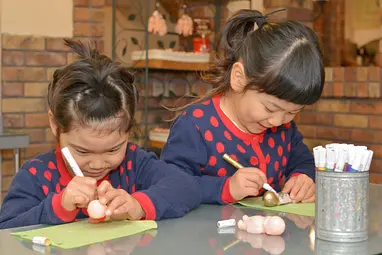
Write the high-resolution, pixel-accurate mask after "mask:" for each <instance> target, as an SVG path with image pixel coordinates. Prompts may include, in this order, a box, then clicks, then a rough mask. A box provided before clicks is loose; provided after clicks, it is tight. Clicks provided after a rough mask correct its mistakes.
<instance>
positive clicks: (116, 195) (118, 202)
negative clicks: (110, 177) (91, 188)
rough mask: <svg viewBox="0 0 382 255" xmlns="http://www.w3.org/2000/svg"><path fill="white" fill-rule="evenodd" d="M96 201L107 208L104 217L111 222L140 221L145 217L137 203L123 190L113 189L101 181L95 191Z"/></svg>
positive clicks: (107, 183) (106, 182)
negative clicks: (108, 218)
mask: <svg viewBox="0 0 382 255" xmlns="http://www.w3.org/2000/svg"><path fill="white" fill-rule="evenodd" d="M97 192H98V199H99V201H100V203H101V204H104V205H106V206H107V208H106V217H110V219H112V220H126V219H128V220H140V219H142V218H144V217H145V216H146V214H145V212H144V211H143V209H142V207H141V205H140V204H139V202H138V201H137V200H136V199H135V198H134V197H132V196H131V195H130V194H129V193H127V192H126V191H125V190H123V189H114V188H113V186H111V184H110V183H109V182H108V181H103V182H102V183H101V184H100V185H99V186H98V189H97Z"/></svg>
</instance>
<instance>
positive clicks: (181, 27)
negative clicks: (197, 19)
mask: <svg viewBox="0 0 382 255" xmlns="http://www.w3.org/2000/svg"><path fill="white" fill-rule="evenodd" d="M193 28H194V22H193V21H192V19H191V17H190V16H188V15H187V14H186V13H184V14H183V15H182V17H181V18H180V19H179V20H178V22H177V24H176V27H175V31H176V32H177V33H178V34H180V35H183V36H189V35H192V32H193Z"/></svg>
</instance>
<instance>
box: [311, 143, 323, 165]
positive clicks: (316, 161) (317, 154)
mask: <svg viewBox="0 0 382 255" xmlns="http://www.w3.org/2000/svg"><path fill="white" fill-rule="evenodd" d="M321 148H322V146H321V145H320V146H317V147H314V148H313V155H314V165H315V166H316V168H318V164H319V161H320V149H321Z"/></svg>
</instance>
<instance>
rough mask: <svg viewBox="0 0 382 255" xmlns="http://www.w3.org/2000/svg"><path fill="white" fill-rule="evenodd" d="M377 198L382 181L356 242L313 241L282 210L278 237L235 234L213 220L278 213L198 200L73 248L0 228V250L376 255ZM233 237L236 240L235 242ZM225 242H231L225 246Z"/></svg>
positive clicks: (310, 227)
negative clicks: (182, 210) (147, 224)
mask: <svg viewBox="0 0 382 255" xmlns="http://www.w3.org/2000/svg"><path fill="white" fill-rule="evenodd" d="M381 197H382V185H373V184H371V185H370V201H371V203H370V210H369V216H370V224H369V225H370V230H369V239H368V240H367V241H365V242H362V243H354V244H344V243H332V242H324V241H321V240H317V239H315V238H314V218H312V217H304V216H296V215H286V214H281V216H282V217H283V218H284V219H285V222H286V230H285V232H284V234H283V235H282V236H276V237H272V236H267V237H265V238H262V237H261V236H259V235H250V234H246V233H244V232H241V231H239V230H236V231H235V232H236V233H232V232H229V231H228V233H218V231H217V227H216V222H217V221H218V220H221V219H229V218H236V219H240V218H241V217H242V215H244V214H247V215H255V214H263V215H280V214H279V213H273V212H270V211H256V210H254V209H248V208H245V209H243V208H236V207H234V206H230V205H229V206H217V205H202V206H201V207H200V208H198V209H196V210H194V211H192V212H190V213H189V214H188V215H186V216H185V217H183V218H180V219H172V220H163V221H160V222H158V229H157V230H154V231H151V232H148V233H145V234H139V235H135V236H130V237H126V238H120V239H116V240H111V241H107V242H103V243H97V244H93V245H89V246H85V247H81V248H78V249H73V250H57V249H55V248H51V247H49V248H46V249H44V248H41V247H38V246H33V245H31V244H30V243H29V242H27V241H21V240H18V239H17V238H16V237H14V236H11V235H10V233H11V232H12V231H19V230H26V229H29V228H21V229H12V230H2V231H0V254H2V255H14V254H24V255H29V254H38V253H43V254H64V255H66V254H71V255H83V254H86V255H114V254H137V255H139V254H144V255H149V254H166V255H167V254H169V255H171V254H214V255H221V254H244V255H246V254H293V255H299V254H304V255H308V254H325V255H327V254H336V255H337V254H341V255H342V254H344V255H345V254H346V255H352V254H354V255H361V254H378V253H382V203H381ZM35 227H36V226H34V227H33V228H35ZM94 234H95V235H96V234H97V233H94ZM238 238H240V240H241V241H237V240H238ZM230 244H233V245H231V247H229V246H230ZM227 247H229V248H228V249H227ZM224 248H226V249H224Z"/></svg>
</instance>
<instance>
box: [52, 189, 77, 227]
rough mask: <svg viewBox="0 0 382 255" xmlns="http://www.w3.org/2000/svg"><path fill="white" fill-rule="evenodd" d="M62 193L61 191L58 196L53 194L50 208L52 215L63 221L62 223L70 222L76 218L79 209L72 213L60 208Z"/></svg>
mask: <svg viewBox="0 0 382 255" xmlns="http://www.w3.org/2000/svg"><path fill="white" fill-rule="evenodd" d="M63 193H64V191H63V190H62V191H61V192H60V193H58V194H54V195H53V198H52V208H53V211H54V213H55V214H56V216H57V217H58V218H59V219H60V220H62V221H64V222H72V221H74V219H75V218H76V216H77V214H78V212H79V211H80V209H78V208H77V209H76V210H74V211H68V210H66V209H65V208H64V207H63V206H62V203H61V201H62V194H63Z"/></svg>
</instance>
